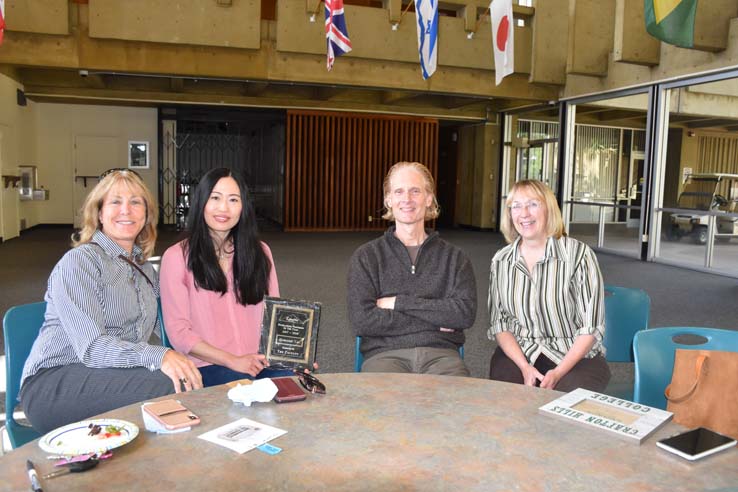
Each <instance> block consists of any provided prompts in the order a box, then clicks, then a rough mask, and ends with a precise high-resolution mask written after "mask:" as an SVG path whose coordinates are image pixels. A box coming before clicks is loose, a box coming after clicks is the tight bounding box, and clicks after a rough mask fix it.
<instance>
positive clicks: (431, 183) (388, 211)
mask: <svg viewBox="0 0 738 492" xmlns="http://www.w3.org/2000/svg"><path fill="white" fill-rule="evenodd" d="M405 168H410V169H414V170H415V171H417V172H418V173H420V175H421V176H422V177H423V181H425V191H426V193H428V194H429V195H431V196H432V197H433V201H432V202H431V205H430V207H428V208H426V209H425V220H433V219H435V218H437V217H438V216H439V215H440V214H441V207H440V206H439V205H438V200H437V199H436V192H435V188H436V181H435V180H434V179H433V175H432V174H431V172H430V171H429V170H428V168H427V167H425V166H424V165H423V164H421V163H419V162H406V161H402V162H398V163H396V164H395V165H394V166H392V167H391V168H390V169H389V171H387V176H385V177H384V184H383V189H384V209H385V212H384V215H382V218H383V219H385V220H394V219H395V216H394V215H392V207H391V206H390V193H391V192H392V190H391V189H390V186H391V185H390V180H391V179H392V176H393V175H394V174H395V173H396V172H397V171H399V170H401V169H405Z"/></svg>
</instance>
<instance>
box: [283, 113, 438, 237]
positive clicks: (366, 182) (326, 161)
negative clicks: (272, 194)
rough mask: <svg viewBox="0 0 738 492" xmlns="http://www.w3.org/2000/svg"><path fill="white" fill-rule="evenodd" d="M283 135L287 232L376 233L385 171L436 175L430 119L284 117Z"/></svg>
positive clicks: (330, 115)
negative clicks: (396, 167) (414, 164)
mask: <svg viewBox="0 0 738 492" xmlns="http://www.w3.org/2000/svg"><path fill="white" fill-rule="evenodd" d="M286 135H287V138H286V141H287V151H286V152H285V155H286V159H287V162H286V164H285V178H284V179H285V186H284V190H285V194H286V196H285V197H284V204H285V211H284V228H285V230H287V231H339V230H343V231H361V230H376V229H383V228H385V227H387V222H386V221H384V220H382V219H380V218H379V217H380V215H381V210H382V181H383V180H384V176H385V174H387V170H388V169H389V168H390V167H391V166H392V165H393V164H394V163H395V162H398V161H418V162H422V163H423V164H425V165H426V166H428V168H429V169H430V170H431V173H432V174H433V175H434V176H436V175H437V170H438V120H435V119H431V118H408V117H395V116H374V115H363V114H347V113H329V112H317V111H288V112H287V133H286ZM370 217H371V218H372V219H371V220H370Z"/></svg>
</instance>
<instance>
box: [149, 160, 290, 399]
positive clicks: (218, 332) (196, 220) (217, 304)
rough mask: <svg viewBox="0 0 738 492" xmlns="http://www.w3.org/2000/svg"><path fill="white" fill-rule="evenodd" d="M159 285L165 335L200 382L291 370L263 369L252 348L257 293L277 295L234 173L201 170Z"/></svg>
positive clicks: (259, 311) (260, 308) (268, 258)
mask: <svg viewBox="0 0 738 492" xmlns="http://www.w3.org/2000/svg"><path fill="white" fill-rule="evenodd" d="M160 284H161V301H162V310H163V313H164V326H165V327H166V331H167V336H168V337H169V340H170V341H171V343H172V345H173V346H174V348H175V349H176V350H177V351H179V352H182V353H184V354H187V355H188V357H190V359H192V361H193V362H194V363H195V365H196V366H197V367H198V368H199V369H200V372H201V374H202V379H203V385H204V386H214V385H217V384H223V383H226V382H229V381H235V380H237V379H243V378H258V377H274V376H282V375H291V374H292V373H291V372H290V371H275V370H270V369H265V368H266V367H267V366H268V363H267V361H266V358H265V357H264V355H262V354H259V353H258V351H259V337H260V326H261V319H262V315H263V312H264V302H263V299H264V296H266V295H269V296H279V284H278V282H277V273H276V271H275V269H274V261H273V260H272V253H271V251H270V250H269V246H267V245H266V243H263V242H261V241H260V240H259V236H258V231H257V228H256V214H255V212H254V208H253V205H252V203H251V201H250V200H249V196H248V194H247V191H246V185H245V184H244V181H243V179H242V178H241V177H240V176H239V175H238V174H237V173H235V172H234V171H231V170H229V169H225V168H220V169H213V170H211V171H209V172H208V173H207V174H205V175H204V176H203V177H202V179H201V180H200V183H199V184H198V186H197V188H196V190H195V193H194V197H193V201H192V206H191V208H190V214H189V217H188V218H187V232H186V237H185V239H184V240H182V241H180V242H178V243H177V244H175V245H174V246H172V247H170V248H169V249H167V251H166V252H165V253H164V257H163V258H162V263H161V279H160Z"/></svg>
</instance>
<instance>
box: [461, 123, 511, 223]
mask: <svg viewBox="0 0 738 492" xmlns="http://www.w3.org/2000/svg"><path fill="white" fill-rule="evenodd" d="M499 135H500V127H499V125H473V126H466V127H462V128H460V129H459V169H458V179H459V190H462V191H460V193H459V195H458V197H457V201H456V205H457V206H456V217H455V219H456V220H455V221H456V223H457V224H461V225H466V226H471V227H478V228H481V229H496V228H497V204H498V202H499V200H498V197H497V190H498V185H497V183H498V179H499V172H498V170H499V169H500V159H499V154H500V145H501V142H500V138H499Z"/></svg>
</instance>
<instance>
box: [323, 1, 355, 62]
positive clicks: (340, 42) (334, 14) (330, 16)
mask: <svg viewBox="0 0 738 492" xmlns="http://www.w3.org/2000/svg"><path fill="white" fill-rule="evenodd" d="M325 38H326V40H327V41H328V53H327V63H326V66H327V67H328V70H329V71H330V69H331V68H333V62H334V61H336V57H337V56H341V55H344V54H346V53H348V52H349V51H351V40H350V39H349V36H348V29H346V18H345V17H344V15H343V0H325Z"/></svg>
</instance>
